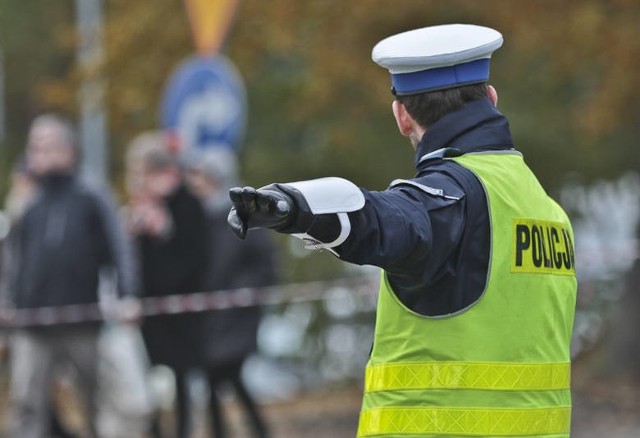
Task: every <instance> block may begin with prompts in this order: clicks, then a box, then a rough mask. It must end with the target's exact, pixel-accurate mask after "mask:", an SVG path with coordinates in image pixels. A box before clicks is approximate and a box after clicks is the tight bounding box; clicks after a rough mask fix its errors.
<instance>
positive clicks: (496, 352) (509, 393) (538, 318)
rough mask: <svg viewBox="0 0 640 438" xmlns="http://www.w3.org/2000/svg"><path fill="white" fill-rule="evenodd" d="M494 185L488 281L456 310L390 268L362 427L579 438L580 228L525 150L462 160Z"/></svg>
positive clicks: (416, 433)
mask: <svg viewBox="0 0 640 438" xmlns="http://www.w3.org/2000/svg"><path fill="white" fill-rule="evenodd" d="M454 160H455V161H456V162H457V163H458V164H460V165H462V166H464V167H466V168H467V169H469V170H471V171H472V172H473V173H474V174H475V175H476V176H477V177H478V178H479V180H480V182H481V183H482V185H483V187H484V189H485V192H486V194H487V200H488V204H489V216H490V225H491V251H490V263H489V272H488V276H487V285H486V289H485V291H484V292H483V294H482V296H481V297H480V299H479V300H478V301H477V302H475V303H474V304H472V305H471V306H469V307H468V308H466V309H463V310H461V311H459V312H457V313H455V314H451V315H446V316H439V317H426V316H422V315H419V314H417V313H415V312H413V311H411V310H410V309H408V308H407V307H405V306H404V305H403V304H402V303H401V302H400V301H399V300H398V298H397V297H396V295H395V293H394V292H393V290H392V288H391V286H390V285H389V282H388V281H387V276H386V274H385V273H384V272H383V274H382V281H381V284H380V297H379V303H378V312H377V319H376V329H375V338H374V346H373V350H372V353H371V358H370V360H369V363H368V364H367V369H366V375H365V393H364V397H363V406H362V412H361V415H360V422H359V428H358V436H359V437H370V436H385V437H392V436H399V437H403V438H410V437H440V436H446V437H449V438H451V437H472V436H475V437H494V436H528V437H531V436H535V437H546V438H561V437H562V438H567V437H569V431H570V423H571V392H570V367H571V365H570V353H569V344H570V340H571V332H572V328H573V317H574V309H575V300H576V290H577V282H576V276H575V261H574V249H573V231H572V229H571V224H570V223H569V220H568V218H567V216H566V214H565V213H564V211H563V210H562V209H561V208H560V207H559V206H558V205H557V204H556V203H555V202H554V201H553V200H552V199H551V198H549V197H548V196H547V194H546V193H545V191H544V190H543V189H542V187H541V186H540V184H539V182H538V180H537V179H536V177H535V176H534V175H533V173H532V172H531V170H530V169H529V168H528V167H527V165H526V164H525V163H524V160H523V158H522V156H521V155H520V154H519V153H517V152H509V153H505V152H501V153H471V154H466V155H463V156H461V157H458V158H455V159H454Z"/></svg>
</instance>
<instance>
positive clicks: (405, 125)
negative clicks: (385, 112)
mask: <svg viewBox="0 0 640 438" xmlns="http://www.w3.org/2000/svg"><path fill="white" fill-rule="evenodd" d="M391 109H392V110H393V115H394V117H395V118H396V123H397V124H398V130H399V131H400V133H401V134H402V135H404V136H405V137H409V136H410V135H411V134H412V133H413V126H414V121H413V118H412V117H411V116H410V115H409V112H408V111H407V109H406V108H405V107H404V105H403V104H402V103H400V102H399V101H398V100H394V101H393V103H392V104H391Z"/></svg>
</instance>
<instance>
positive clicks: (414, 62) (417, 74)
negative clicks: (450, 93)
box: [371, 24, 502, 95]
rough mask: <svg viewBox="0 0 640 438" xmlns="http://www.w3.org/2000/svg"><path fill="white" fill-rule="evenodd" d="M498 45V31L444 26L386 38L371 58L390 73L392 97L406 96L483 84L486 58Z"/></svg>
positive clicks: (474, 27)
mask: <svg viewBox="0 0 640 438" xmlns="http://www.w3.org/2000/svg"><path fill="white" fill-rule="evenodd" d="M500 46H502V35H501V34H500V32H498V31H497V30H494V29H491V28H488V27H483V26H476V25H472V24H445V25H441V26H431V27H424V28H421V29H415V30H410V31H408V32H403V33H399V34H397V35H393V36H390V37H388V38H385V39H383V40H382V41H380V42H379V43H378V44H376V46H375V47H374V48H373V51H372V53H371V58H372V59H373V61H374V62H376V63H377V64H379V65H381V66H382V67H384V68H386V69H387V70H389V72H390V73H391V83H392V85H393V92H394V94H396V95H409V94H417V93H423V92H426V91H434V90H442V89H446V88H454V87H459V86H462V85H469V84H475V83H481V82H486V81H487V80H488V79H489V59H490V58H491V54H492V53H493V52H494V51H495V50H496V49H498V48H499V47H500Z"/></svg>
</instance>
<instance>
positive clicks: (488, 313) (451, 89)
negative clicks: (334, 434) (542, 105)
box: [228, 24, 577, 438]
mask: <svg viewBox="0 0 640 438" xmlns="http://www.w3.org/2000/svg"><path fill="white" fill-rule="evenodd" d="M502 42H503V39H502V35H501V34H500V33H499V32H497V31H495V30H493V29H490V28H486V27H480V26H474V25H462V24H452V25H443V26H433V27H427V28H422V29H417V30H412V31H409V32H404V33H401V34H398V35H394V36H391V37H389V38H386V39H384V40H382V41H381V42H379V43H378V44H377V45H376V46H375V47H374V49H373V54H372V57H373V60H374V61H375V62H376V63H378V64H380V65H381V66H383V67H385V68H387V69H388V70H389V71H390V73H391V81H392V84H393V88H392V91H393V94H394V95H395V100H394V102H393V106H392V108H393V114H394V117H395V119H396V122H397V125H398V129H399V130H400V133H401V134H402V135H404V136H406V137H408V138H409V139H410V141H411V143H412V145H413V147H414V149H415V151H416V168H417V174H416V176H415V177H414V178H413V179H410V180H396V181H394V182H392V183H391V185H390V186H389V188H388V189H387V190H385V191H383V192H373V191H368V190H366V189H362V188H358V187H356V186H355V185H354V184H353V183H351V182H349V181H347V180H344V179H341V178H321V179H317V180H310V181H302V182H294V183H285V184H271V185H269V186H266V187H263V188H261V189H258V190H256V189H254V188H251V187H245V188H234V189H232V190H231V192H230V196H231V199H232V201H233V203H234V207H233V208H232V210H231V212H230V213H229V218H228V221H229V224H230V226H231V228H232V229H233V230H234V231H235V232H236V234H237V235H238V236H240V237H244V236H245V234H246V233H247V230H249V229H251V228H262V227H265V228H272V229H275V230H276V231H279V232H283V233H289V234H293V235H294V236H296V237H299V238H302V239H304V240H305V241H307V243H308V246H309V247H311V248H316V249H327V250H329V251H331V252H332V253H334V254H335V255H337V256H338V257H340V258H341V259H343V260H345V261H347V262H351V263H356V264H372V265H376V266H379V267H381V268H382V279H381V284H380V295H379V303H378V311H377V318H376V329H375V336H374V345H373V350H372V353H371V358H370V361H369V363H368V364H367V368H366V373H365V394H364V398H363V407H362V412H361V415H360V422H359V428H358V436H360V437H366V436H396V435H403V436H430V437H435V436H469V435H473V436H483V437H490V436H504V435H509V436H543V435H544V436H553V437H554V438H557V437H568V436H569V427H570V420H571V419H570V417H571V394H570V387H569V380H570V354H569V344H570V338H571V331H572V326H573V316H574V307H575V297H576V288H577V283H576V277H575V268H574V253H573V243H572V240H573V234H572V230H571V225H570V223H569V220H568V218H567V216H566V214H565V213H564V211H563V210H562V209H561V208H560V207H559V206H558V205H557V204H556V203H555V202H554V201H553V200H552V199H551V198H549V197H548V196H547V194H546V193H545V191H544V190H543V188H542V187H541V186H540V184H539V182H538V180H537V179H536V177H535V176H534V174H533V173H532V172H531V170H530V169H529V168H528V167H527V165H526V164H525V162H524V160H523V157H522V154H521V153H520V152H518V151H517V150H516V149H515V148H514V144H513V140H512V138H511V133H510V131H509V125H508V122H507V119H506V118H505V117H504V116H503V115H502V114H501V113H500V112H499V111H498V110H497V109H496V104H497V100H498V96H497V93H496V90H495V89H494V88H493V87H492V86H490V85H487V80H488V79H489V60H490V57H491V54H492V53H493V51H495V50H496V49H498V48H499V47H500V46H501V45H502Z"/></svg>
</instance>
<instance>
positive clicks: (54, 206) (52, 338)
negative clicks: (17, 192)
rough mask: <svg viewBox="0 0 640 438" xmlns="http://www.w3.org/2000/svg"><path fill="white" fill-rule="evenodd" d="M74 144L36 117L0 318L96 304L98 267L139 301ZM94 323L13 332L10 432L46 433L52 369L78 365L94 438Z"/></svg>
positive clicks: (66, 129)
mask: <svg viewBox="0 0 640 438" xmlns="http://www.w3.org/2000/svg"><path fill="white" fill-rule="evenodd" d="M79 151H80V149H79V146H78V145H77V144H76V141H75V131H74V129H73V127H72V125H71V124H70V123H69V122H68V121H67V120H65V119H64V118H62V117H59V116H57V115H54V114H45V115H42V116H39V117H37V118H36V119H34V120H33V122H32V124H31V127H30V130H29V136H28V145H27V151H26V163H27V168H28V170H29V172H30V174H31V176H32V177H33V179H34V182H35V192H34V193H33V197H32V199H31V201H29V202H26V203H24V204H23V207H22V211H23V212H22V218H21V219H20V226H19V229H18V232H17V234H16V236H15V239H16V241H15V245H14V248H15V252H13V254H12V256H11V257H12V265H13V266H14V269H13V271H14V275H13V278H11V279H10V283H9V284H8V286H7V288H8V299H7V303H6V304H7V305H8V306H10V308H8V309H7V308H6V307H5V312H4V314H5V316H6V315H10V314H11V312H10V310H11V308H15V309H29V308H39V307H53V308H55V307H57V306H66V305H74V304H94V303H97V302H98V279H99V272H100V270H101V269H103V268H105V267H110V268H112V269H114V270H115V272H116V273H117V279H118V292H119V294H120V295H121V296H122V297H126V298H128V299H129V300H130V302H136V301H135V300H136V297H137V293H138V281H137V270H136V261H135V258H134V257H133V255H132V251H131V249H132V248H131V246H130V244H129V241H128V239H127V237H126V233H125V232H124V227H123V224H122V223H121V221H120V219H119V216H118V212H117V209H116V206H115V204H114V202H113V200H112V199H111V197H110V194H109V193H108V192H107V191H104V190H101V189H98V188H96V187H93V186H90V185H87V184H86V183H85V182H84V181H82V180H80V178H79V177H78V176H77V168H78V164H79V157H80V152H79ZM99 332H100V323H98V322H81V323H73V324H71V323H68V324H57V325H53V326H48V327H38V326H26V327H21V328H19V329H16V330H15V331H14V333H13V335H12V345H11V383H10V398H11V400H10V402H11V409H10V410H9V413H10V417H9V419H8V420H9V426H10V436H15V437H21V438H27V437H34V438H36V437H38V438H40V437H43V436H48V434H49V427H50V400H51V394H50V389H51V388H50V386H51V380H52V377H53V376H52V374H53V372H54V371H55V370H56V369H57V368H59V366H61V365H64V364H67V365H70V366H71V367H72V369H73V370H74V371H75V377H76V378H77V383H78V385H77V387H78V390H79V392H80V395H81V396H82V398H83V401H84V403H85V406H86V411H87V416H86V418H87V423H88V424H87V427H88V429H89V430H88V431H87V433H86V434H85V435H86V436H97V432H96V415H97V399H96V398H97V386H98V381H97V367H98V364H97V358H98V348H97V346H98V335H99Z"/></svg>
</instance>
